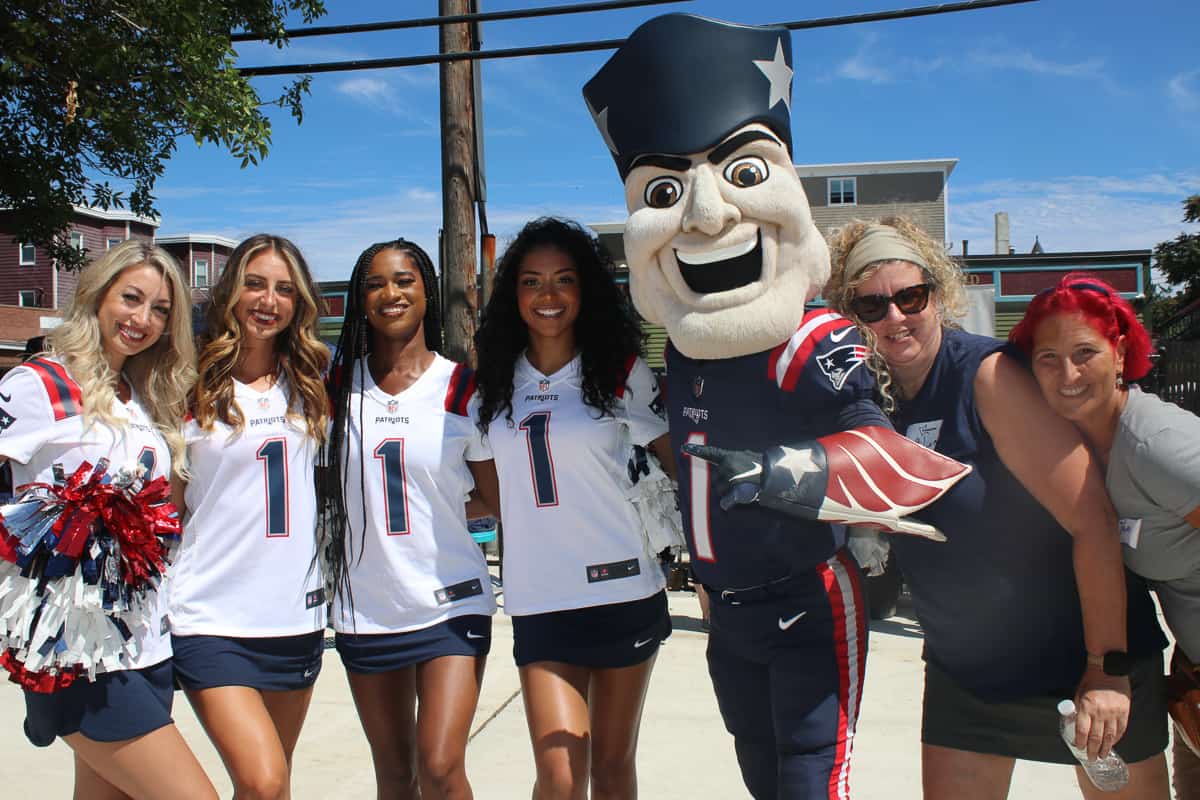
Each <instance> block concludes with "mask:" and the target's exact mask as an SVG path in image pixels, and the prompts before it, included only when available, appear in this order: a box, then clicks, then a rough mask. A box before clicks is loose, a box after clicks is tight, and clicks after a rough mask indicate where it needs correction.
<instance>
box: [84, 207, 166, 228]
mask: <svg viewBox="0 0 1200 800" xmlns="http://www.w3.org/2000/svg"><path fill="white" fill-rule="evenodd" d="M73 208H74V209H75V213H76V214H82V215H83V216H85V217H92V218H94V219H102V220H105V221H106V222H140V223H142V224H143V225H150V226H151V227H154V228H157V227H158V224H159V218H158V217H143V216H141V215H140V214H134V213H133V212H132V211H125V210H122V209H112V208H110V209H103V208H89V207H88V206H73Z"/></svg>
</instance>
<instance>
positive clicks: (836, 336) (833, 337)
mask: <svg viewBox="0 0 1200 800" xmlns="http://www.w3.org/2000/svg"><path fill="white" fill-rule="evenodd" d="M852 330H854V326H853V325H847V326H846V327H844V328H842V329H841V330H840V331H834V332H833V333H831V334H829V340H830V341H831V342H833V343H834V344H837V343H838V342H840V341H841V340H842V339H845V338H846V337H847V336H849V335H850V331H852Z"/></svg>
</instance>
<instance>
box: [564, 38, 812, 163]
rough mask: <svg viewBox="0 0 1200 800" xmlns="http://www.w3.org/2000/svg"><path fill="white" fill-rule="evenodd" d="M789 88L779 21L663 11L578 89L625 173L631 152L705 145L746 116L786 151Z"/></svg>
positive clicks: (788, 60) (695, 149) (787, 51)
mask: <svg viewBox="0 0 1200 800" xmlns="http://www.w3.org/2000/svg"><path fill="white" fill-rule="evenodd" d="M647 75H652V76H653V80H646V79H645V76H647ZM791 88H792V41H791V35H790V34H789V32H788V30H787V29H786V28H780V27H777V26H771V27H751V26H748V25H734V24H732V23H729V22H721V21H719V20H713V19H708V18H706V17H697V16H694V15H691V14H666V15H664V16H661V17H655V18H654V19H652V20H650V21H648V22H646V23H644V24H643V25H641V26H640V27H639V28H638V29H637V30H635V31H634V32H633V34H632V35H631V36H630V37H629V39H628V40H626V42H625V44H623V45H622V46H621V48H620V49H619V50H617V52H616V53H614V54H613V55H612V57H611V58H610V59H609V60H608V62H607V63H606V64H605V65H604V66H603V67H601V69H600V71H599V72H597V73H596V75H595V77H593V78H592V79H591V80H590V81H588V82H587V84H586V85H585V86H584V87H583V96H584V99H585V100H586V101H587V104H588V108H589V109H590V110H591V112H592V117H593V119H594V120H595V122H596V127H598V128H599V129H600V135H601V136H603V137H604V142H605V144H607V145H608V149H609V151H610V152H611V153H612V157H613V161H615V162H616V164H617V171H618V172H620V173H621V178H622V179H624V178H625V176H626V175H628V174H629V171H630V170H631V169H632V168H633V165H634V160H635V159H636V158H637V156H639V155H644V154H646V153H674V154H683V153H699V152H703V151H705V150H708V149H710V148H712V147H713V146H715V145H716V144H717V143H718V142H720V141H721V140H722V139H723V138H725V137H726V136H728V135H729V134H730V133H732V132H733V131H735V130H737V129H738V128H740V127H742V126H744V125H747V124H749V123H752V122H761V123H762V124H764V125H766V126H767V127H768V128H770V129H771V130H772V131H774V132H775V133H776V134H777V135H778V136H779V137H780V139H781V140H782V141H783V142H784V143H785V144H787V146H788V151H789V152H791V141H792V123H791Z"/></svg>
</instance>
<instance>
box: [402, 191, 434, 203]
mask: <svg viewBox="0 0 1200 800" xmlns="http://www.w3.org/2000/svg"><path fill="white" fill-rule="evenodd" d="M406 196H407V197H408V199H409V200H416V201H418V202H422V203H432V202H433V201H434V200H438V199H440V198H441V195H440V194H438V193H437V192H431V191H429V190H428V189H422V188H420V187H415V188H412V189H409V190H408V194H407V195H406Z"/></svg>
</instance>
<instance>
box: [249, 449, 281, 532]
mask: <svg viewBox="0 0 1200 800" xmlns="http://www.w3.org/2000/svg"><path fill="white" fill-rule="evenodd" d="M254 455H255V457H256V458H257V459H258V460H259V461H261V462H263V483H264V486H265V487H266V495H267V503H266V505H267V537H268V538H271V539H274V538H276V537H282V536H287V535H288V496H287V493H288V474H287V440H286V439H284V438H282V437H281V438H279V439H267V440H266V441H265V442H263V443H262V445H261V446H259V448H258V451H257V452H256V453H255V454H254Z"/></svg>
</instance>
